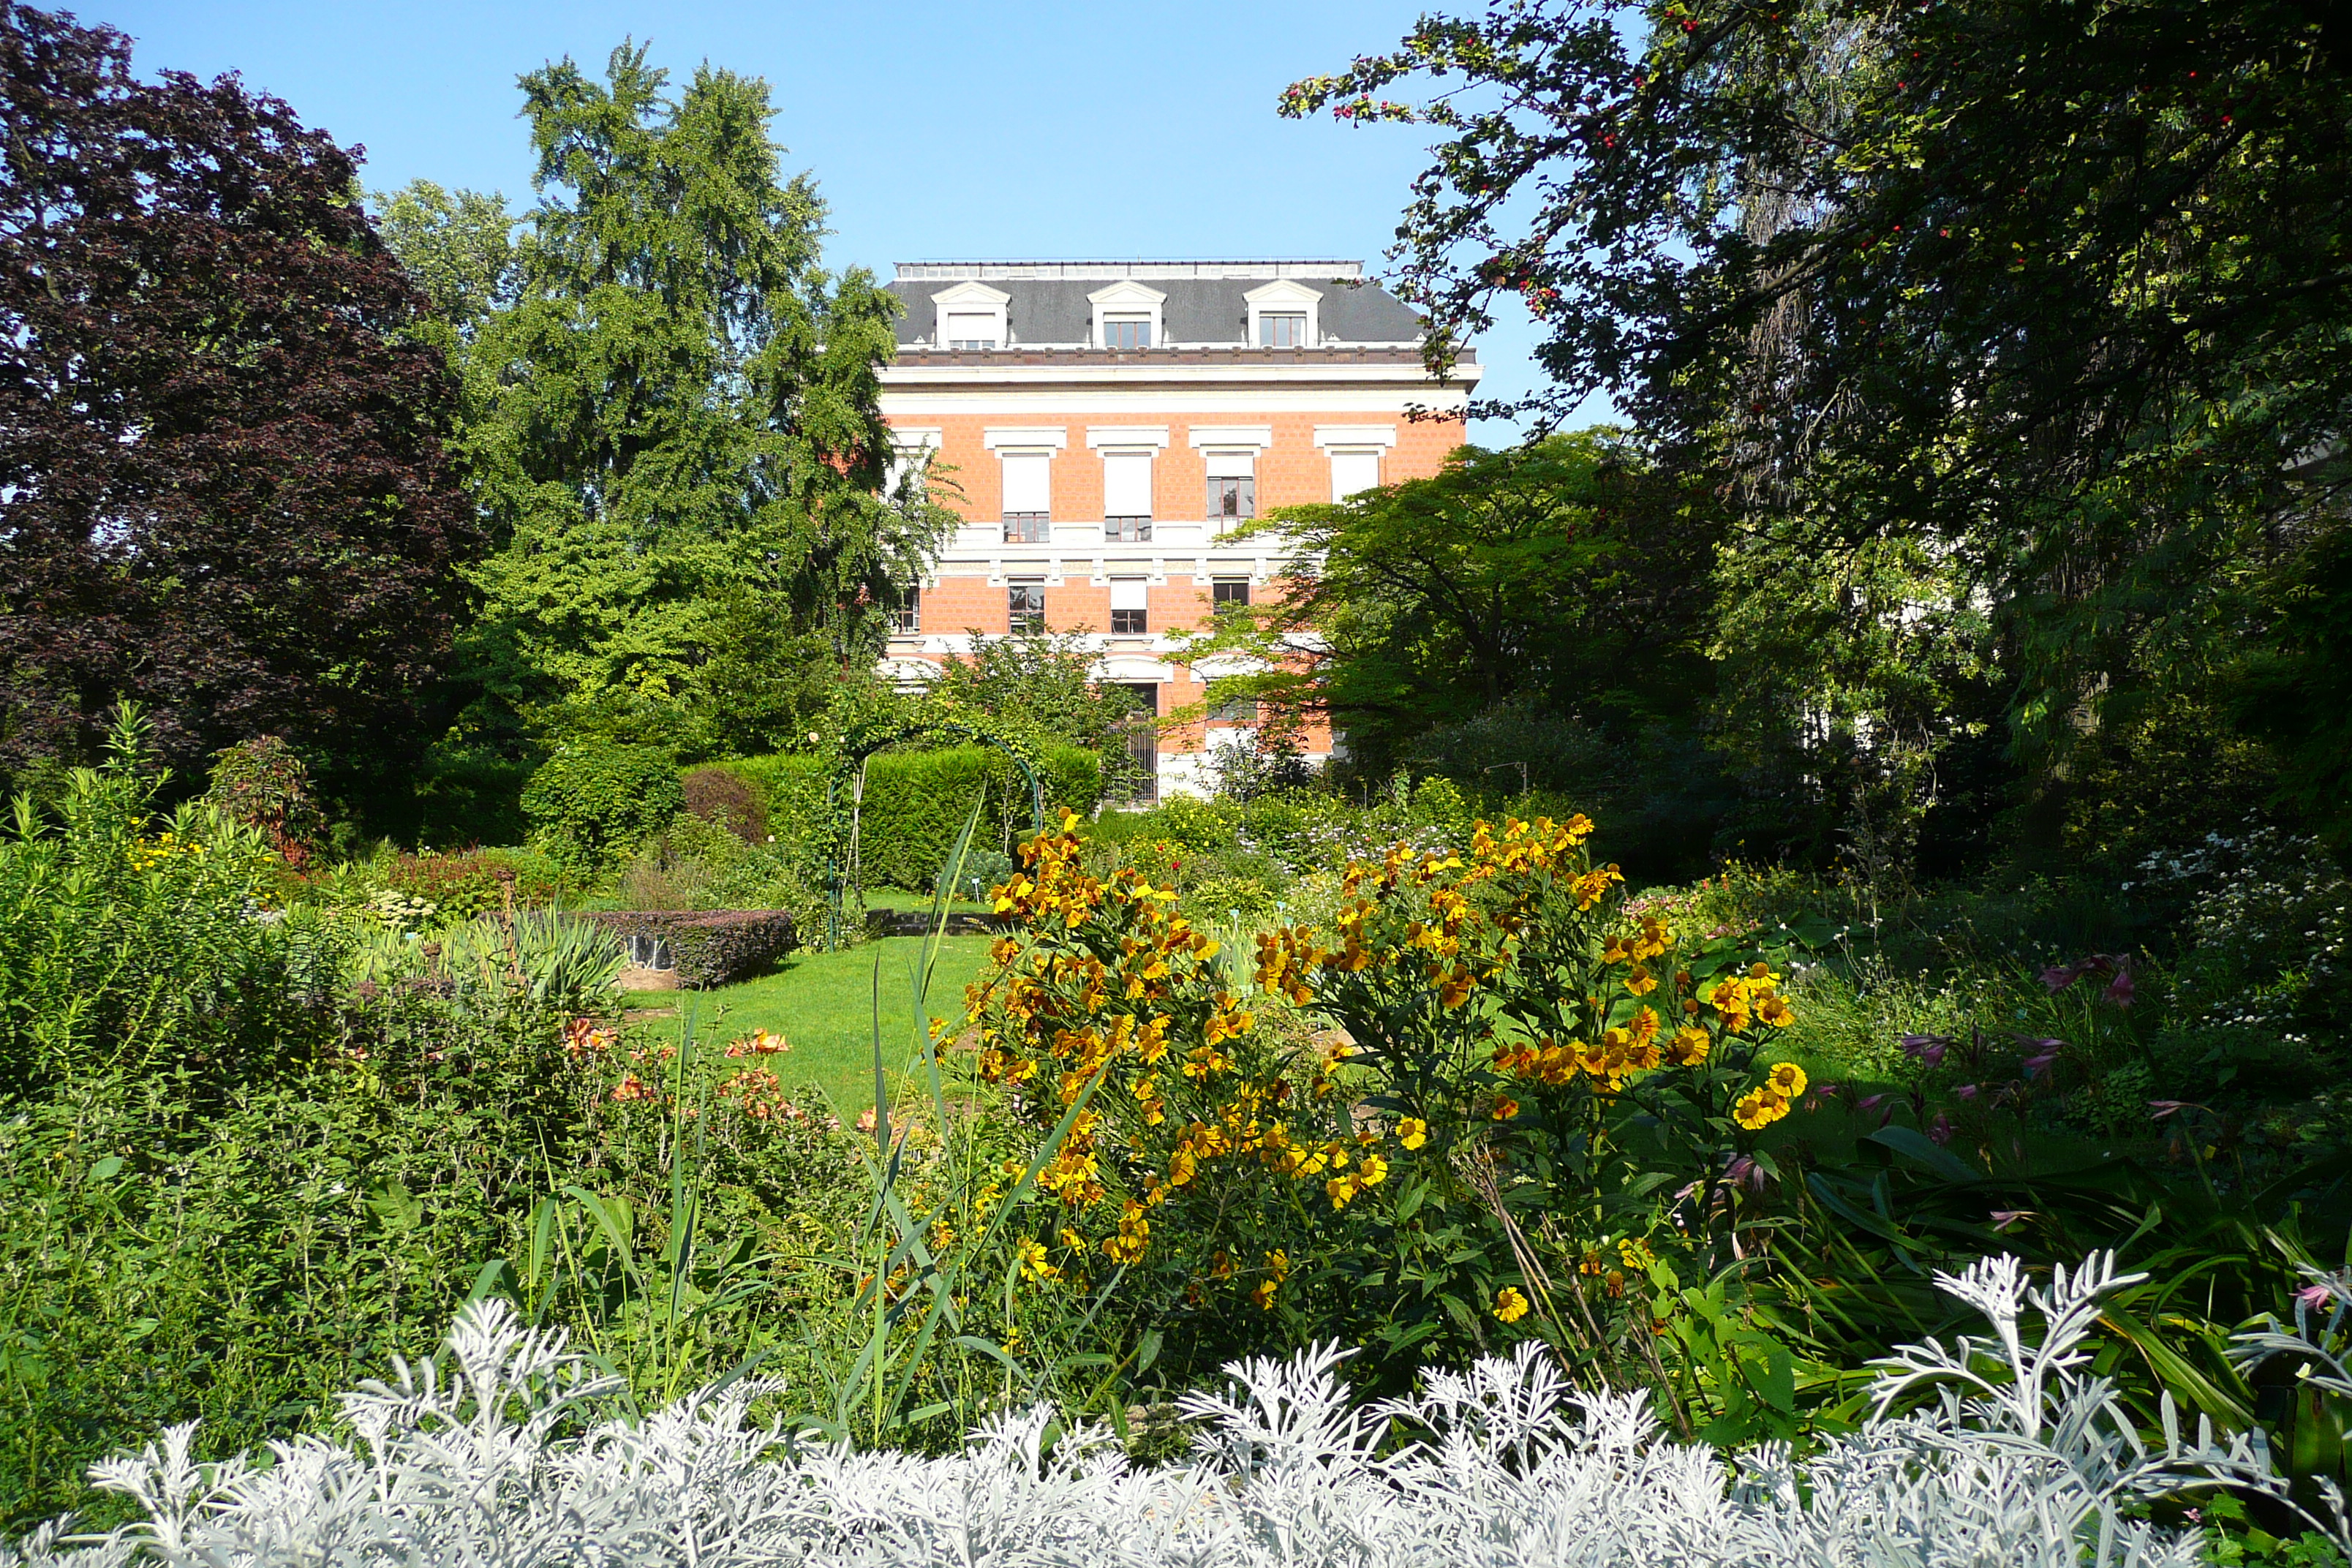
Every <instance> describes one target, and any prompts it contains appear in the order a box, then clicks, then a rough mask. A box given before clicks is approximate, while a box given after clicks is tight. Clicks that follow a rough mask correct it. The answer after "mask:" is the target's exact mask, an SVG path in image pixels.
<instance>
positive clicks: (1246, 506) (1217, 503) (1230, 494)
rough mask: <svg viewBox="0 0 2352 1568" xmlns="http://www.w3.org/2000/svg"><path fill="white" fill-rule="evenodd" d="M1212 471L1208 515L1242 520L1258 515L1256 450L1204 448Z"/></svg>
mask: <svg viewBox="0 0 2352 1568" xmlns="http://www.w3.org/2000/svg"><path fill="white" fill-rule="evenodd" d="M1202 461H1203V463H1204V464H1205V466H1206V467H1207V468H1208V473H1209V501H1208V510H1207V512H1206V514H1205V515H1206V516H1207V517H1208V519H1209V521H1212V522H1240V521H1245V520H1246V519H1249V518H1253V517H1255V516H1256V515H1257V478H1256V475H1257V454H1256V453H1255V452H1205V453H1203V454H1202Z"/></svg>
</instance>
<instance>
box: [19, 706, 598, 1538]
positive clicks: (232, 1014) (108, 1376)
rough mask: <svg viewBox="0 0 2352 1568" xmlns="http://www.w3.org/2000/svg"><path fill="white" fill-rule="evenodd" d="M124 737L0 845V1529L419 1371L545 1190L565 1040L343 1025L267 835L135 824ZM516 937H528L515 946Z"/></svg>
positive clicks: (530, 1030) (389, 1008)
mask: <svg viewBox="0 0 2352 1568" xmlns="http://www.w3.org/2000/svg"><path fill="white" fill-rule="evenodd" d="M142 743H143V734H142V728H141V726H140V725H139V723H138V722H137V721H136V720H135V717H133V716H125V718H124V720H123V721H122V722H121V723H120V724H119V725H118V727H117V731H116V734H115V739H114V744H113V754H112V757H111V760H110V762H109V763H108V764H107V765H106V767H104V768H103V769H100V770H98V771H95V772H88V771H86V772H81V773H75V774H73V775H72V776H71V777H70V778H69V779H68V784H67V787H66V789H65V791H64V793H63V794H62V795H60V797H59V798H58V800H57V802H56V803H55V804H54V806H53V807H52V808H51V809H50V810H49V811H47V812H46V813H44V812H43V811H41V810H38V809H37V808H36V807H34V806H33V805H32V803H31V802H29V801H21V800H20V801H19V803H18V804H17V807H16V821H15V824H14V827H13V831H12V832H11V833H10V835H9V836H8V837H6V838H5V840H0V940H5V942H7V944H8V951H9V953H10V961H9V962H8V963H6V964H5V965H0V1405H5V1409H6V1410H7V1412H8V1418H7V1420H6V1422H5V1424H0V1518H6V1519H8V1520H11V1521H27V1520H30V1519H32V1518H35V1517H47V1515H49V1514H52V1513H54V1512H56V1511H57V1510H58V1509H60V1508H61V1507H65V1506H67V1505H68V1504H71V1503H77V1502H79V1501H80V1500H82V1499H81V1492H80V1487H81V1476H82V1471H83V1469H84V1468H85V1467H86V1466H88V1465H89V1463H90V1462H92V1461H93V1460H95V1459H98V1458H102V1457H104V1456H105V1455H106V1454H107V1453H109V1452H110V1451H112V1450H113V1449H115V1448H116V1447H120V1446H121V1445H122V1444H123V1443H124V1442H126V1441H128V1440H129V1439H130V1436H131V1434H132V1433H133V1432H135V1431H137V1430H139V1429H140V1428H142V1427H147V1426H152V1425H153V1424H155V1423H156V1422H159V1421H162V1422H171V1421H181V1420H188V1419H195V1418H202V1419H203V1420H204V1421H205V1430H206V1432H207V1433H208V1434H210V1435H211V1436H210V1440H213V1441H217V1442H219V1443H221V1444H223V1445H224V1446H227V1447H241V1446H244V1445H246V1444H249V1443H251V1442H254V1441H256V1440H257V1439H259V1438H262V1437H265V1436H279V1435H285V1434H288V1433H290V1432H291V1431H292V1430H294V1429H295V1428H296V1427H297V1426H299V1425H303V1424H306V1423H308V1422H310V1421H311V1420H313V1419H315V1418H316V1417H317V1416H318V1415H319V1414H320V1412H321V1410H322V1408H324V1407H326V1406H327V1405H328V1404H329V1403H330V1402H331V1397H332V1395H333V1394H334V1392H335V1391H336V1390H337V1388H338V1386H339V1380H341V1379H343V1378H345V1377H347V1376H348V1375H349V1374H350V1373H353V1372H356V1371H357V1370H358V1369H359V1368H360V1367H362V1366H363V1365H365V1364H367V1363H369V1362H370V1361H371V1360H373V1359H375V1358H377V1357H380V1356H383V1355H388V1354H393V1353H403V1354H414V1353H417V1352H422V1351H425V1350H427V1349H429V1348H430V1344H431V1339H432V1336H431V1333H430V1331H428V1330H426V1329H425V1324H427V1323H429V1322H431V1321H434V1320H435V1319H436V1318H438V1317H440V1316H441V1315H443V1314H445V1313H446V1311H447V1310H449V1309H450V1308H451V1307H452V1306H453V1305H454V1303H455V1301H456V1300H457V1295H458V1293H460V1292H461V1291H462V1289H463V1282H462V1279H460V1272H461V1267H462V1262H463V1260H464V1259H466V1258H467V1257H468V1255H469V1254H470V1253H471V1252H472V1251H473V1250H474V1249H475V1248H476V1247H478V1245H479V1243H480V1239H481V1237H483V1236H484V1235H485V1234H486V1233H488V1232H489V1231H492V1230H494V1229H495V1226H496V1222H497V1219H498V1216H499V1215H501V1214H502V1213H505V1212H506V1207H507V1205H508V1202H509V1191H510V1189H511V1186H512V1184H513V1183H514V1182H515V1181H517V1180H518V1179H519V1178H520V1177H522V1176H523V1175H524V1174H525V1173H528V1172H529V1171H530V1170H531V1169H533V1168H534V1167H536V1165H537V1164H538V1163H539V1162H540V1161H541V1160H543V1159H554V1160H556V1161H558V1162H568V1161H569V1160H570V1159H571V1158H572V1154H573V1152H574V1151H575V1150H577V1149H579V1148H580V1147H582V1145H580V1144H579V1143H578V1142H577V1141H576V1138H575V1135H574V1132H573V1131H572V1129H574V1128H576V1127H577V1125H578V1122H577V1112H578V1110H580V1108H581V1104H582V1102H581V1100H580V1099H579V1094H578V1086H577V1083H576V1079H575V1078H574V1076H573V1075H572V1068H571V1066H570V1058H568V1057H567V1055H566V1054H565V1053H564V1052H563V1051H562V1049H561V1048H560V1047H559V1044H558V1026H559V1024H560V1022H561V1020H560V1018H556V1017H553V1016H550V1015H548V1014H547V1013H546V1012H544V1011H543V1010H542V1009H541V1008H539V1007H538V1006H535V1005H533V1003H532V1000H531V998H530V996H529V995H528V994H526V993H524V992H522V991H520V990H519V989H516V988H510V987H500V988H498V989H496V990H495V991H492V990H480V991H477V992H476V993H475V994H474V995H473V996H472V997H471V998H469V999H462V1000H460V1001H458V1002H455V1003H453V1002H449V1001H445V1000H443V999H442V998H441V997H440V996H438V995H437V994H435V993H434V992H433V991H432V990H430V989H417V988H415V987H410V986H397V985H396V986H387V987H381V988H377V989H376V991H375V993H374V994H373V995H372V996H368V997H362V998H356V999H354V998H350V997H349V996H348V994H347V993H346V991H345V979H346V973H347V965H348V964H349V963H351V962H352V959H353V958H354V956H355V955H356V949H357V947H358V946H359V938H358V933H357V932H356V931H354V930H353V929H352V927H351V926H350V925H348V924H346V923H344V922H342V921H338V920H336V919H333V918H331V916H329V915H328V914H326V913H324V912H322V911H320V910H312V909H303V910H295V911H293V912H291V913H289V914H285V915H283V916H278V915H277V914H276V913H275V912H274V911H268V910H264V909H263V908H262V905H261V902H260V900H259V898H258V896H257V891H256V888H257V883H260V882H263V881H266V880H267V875H266V874H267V873H268V869H269V867H270V865H271V862H270V859H269V857H268V850H267V848H266V847H265V846H264V845H263V844H262V842H261V840H260V838H259V836H258V835H257V834H256V833H254V832H253V831H252V830H251V829H249V828H247V827H244V826H240V825H238V824H236V823H235V822H233V821H231V820H230V819H228V818H227V817H226V816H223V815H222V814H220V813H219V812H217V811H216V810H214V809H212V808H209V807H203V806H196V805H190V806H185V807H183V808H182V809H181V810H180V811H178V812H177V813H175V814H174V815H173V816H172V817H171V818H170V819H168V822H167V823H157V822H156V821H154V820H153V819H152V818H151V816H150V815H149V805H150V803H151V802H152V797H153V794H154V791H155V789H156V787H157V784H158V783H159V780H158V778H157V777H156V776H155V775H154V774H152V773H150V772H149V771H148V764H147V763H146V761H145V758H144V756H143V754H142ZM526 934H527V933H526Z"/></svg>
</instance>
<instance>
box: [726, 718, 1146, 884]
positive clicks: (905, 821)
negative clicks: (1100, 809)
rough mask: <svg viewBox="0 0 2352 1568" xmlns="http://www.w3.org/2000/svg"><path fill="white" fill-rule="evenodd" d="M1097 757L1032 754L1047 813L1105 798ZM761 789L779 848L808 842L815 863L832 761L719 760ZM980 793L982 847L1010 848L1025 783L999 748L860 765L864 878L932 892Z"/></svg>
mask: <svg viewBox="0 0 2352 1568" xmlns="http://www.w3.org/2000/svg"><path fill="white" fill-rule="evenodd" d="M1100 761H1101V759H1100V754H1099V753H1098V752H1093V751H1089V750H1087V749H1085V748H1082V747H1079V746H1076V745H1051V744H1049V745H1046V746H1045V747H1043V748H1041V749H1040V751H1039V752H1038V756H1037V763H1038V782H1039V783H1040V784H1043V785H1044V786H1045V809H1046V811H1047V813H1048V814H1049V815H1050V814H1051V813H1053V812H1055V811H1058V810H1062V809H1065V808H1066V809H1068V810H1071V811H1076V812H1078V813H1080V814H1085V813H1087V812H1091V811H1092V810H1094V808H1095V806H1096V804H1097V802H1098V801H1099V800H1100V799H1101V798H1102V792H1103V787H1104V786H1103V782H1102V774H1101V773H1100V771H1099V769H1100ZM721 765H723V766H725V767H726V768H728V769H729V770H730V771H732V772H735V773H740V775H741V776H742V777H744V778H746V779H749V780H751V781H753V782H755V783H757V784H759V785H760V786H761V788H763V789H764V790H766V791H767V793H768V799H769V801H770V806H771V811H772V831H773V832H774V833H775V835H776V838H777V840H778V843H779V844H780V845H782V844H785V843H798V844H803V845H806V846H811V847H813V852H814V858H816V859H818V860H819V861H821V859H822V850H821V848H814V847H815V846H817V845H818V844H819V842H820V840H821V838H822V832H823V829H822V825H823V822H824V814H825V811H826V809H827V807H826V799H825V790H826V784H827V783H828V781H829V779H830V778H831V767H832V764H831V763H830V762H829V761H828V760H826V759H824V758H822V757H817V756H790V755H785V756H769V757H745V758H740V759H738V760H736V761H734V762H730V763H724V764H721ZM983 795H985V798H986V800H987V802H988V813H987V816H985V817H984V818H983V819H982V820H983V827H982V851H981V852H986V851H987V850H988V848H989V847H992V846H993V847H995V848H996V849H997V851H998V852H999V853H1002V852H1003V850H1005V849H1009V848H1010V847H1012V845H1013V842H1014V841H1015V840H1016V839H1017V838H1018V837H1019V836H1020V835H1022V834H1024V833H1026V832H1027V831H1028V830H1029V798H1028V787H1027V785H1026V784H1025V783H1024V781H1023V780H1022V778H1021V772H1020V770H1019V769H1018V768H1016V767H1014V766H1013V763H1011V762H1010V761H1009V760H1008V759H1007V758H1006V757H1005V756H1004V754H1003V752H998V751H996V750H994V749H993V748H991V747H984V746H950V747H947V748H944V749H941V750H938V751H928V752H879V753H877V755H875V756H874V757H872V758H870V759H869V760H868V761H867V762H866V790H865V798H864V801H863V803H862V805H860V807H859V812H858V836H859V842H860V844H861V845H862V847H863V848H862V854H861V860H862V863H863V866H864V870H865V879H866V882H867V883H868V884H870V885H873V886H877V887H894V888H904V889H908V891H910V892H919V893H928V892H930V891H931V890H932V889H933V887H934V886H935V885H936V882H937V879H938V877H939V874H940V868H941V864H942V861H941V855H942V853H943V851H944V849H945V847H946V846H948V845H950V844H953V843H954V842H955V838H956V832H957V830H958V828H960V827H961V826H962V823H963V819H964V818H965V817H966V816H970V815H971V809H972V806H973V805H974V804H975V803H977V802H979V801H980V800H981V799H982V796H983Z"/></svg>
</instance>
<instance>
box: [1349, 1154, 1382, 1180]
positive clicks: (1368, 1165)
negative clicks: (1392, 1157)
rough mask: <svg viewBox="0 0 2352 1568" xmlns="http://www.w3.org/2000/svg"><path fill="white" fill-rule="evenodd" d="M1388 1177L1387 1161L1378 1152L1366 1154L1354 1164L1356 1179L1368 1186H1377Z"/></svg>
mask: <svg viewBox="0 0 2352 1568" xmlns="http://www.w3.org/2000/svg"><path fill="white" fill-rule="evenodd" d="M1388 1179H1389V1163H1388V1162H1387V1161H1386V1160H1383V1159H1381V1157H1380V1156H1379V1155H1378V1154H1371V1153H1368V1154H1366V1155H1365V1156H1364V1157H1363V1158H1362V1159H1361V1160H1360V1161H1359V1162H1357V1164H1356V1180H1357V1181H1358V1182H1360V1183H1361V1184H1363V1185H1365V1186H1368V1187H1377V1186H1379V1185H1380V1184H1381V1183H1382V1182H1385V1181H1387V1180H1388Z"/></svg>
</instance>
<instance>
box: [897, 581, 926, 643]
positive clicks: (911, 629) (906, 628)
mask: <svg viewBox="0 0 2352 1568" xmlns="http://www.w3.org/2000/svg"><path fill="white" fill-rule="evenodd" d="M922 629H923V595H922V591H921V590H920V589H917V588H909V589H908V590H907V602H906V603H905V604H903V605H899V606H898V608H897V609H895V610H893V611H891V612H890V630H891V633H892V635H894V636H897V637H914V636H916V635H918V634H919V633H920V632H921V631H922Z"/></svg>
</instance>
